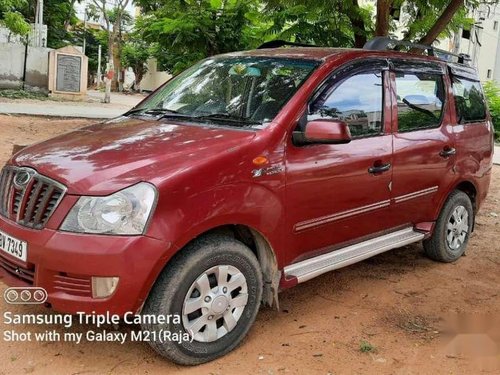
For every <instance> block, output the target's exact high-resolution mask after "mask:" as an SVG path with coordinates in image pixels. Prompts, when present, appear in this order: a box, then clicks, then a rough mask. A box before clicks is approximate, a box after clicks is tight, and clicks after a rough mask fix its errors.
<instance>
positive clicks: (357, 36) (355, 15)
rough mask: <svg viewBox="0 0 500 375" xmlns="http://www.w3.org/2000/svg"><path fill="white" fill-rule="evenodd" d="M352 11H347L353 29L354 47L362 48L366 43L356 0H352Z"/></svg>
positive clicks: (363, 24) (363, 23) (362, 22)
mask: <svg viewBox="0 0 500 375" xmlns="http://www.w3.org/2000/svg"><path fill="white" fill-rule="evenodd" d="M352 5H353V7H354V9H353V11H352V12H348V15H347V16H348V17H349V19H350V21H351V25H352V28H353V31H354V47H356V48H362V47H363V46H364V45H365V43H366V31H365V21H364V20H363V18H362V17H361V12H360V11H359V4H358V0H353V4H352Z"/></svg>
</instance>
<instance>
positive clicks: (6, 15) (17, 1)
mask: <svg viewBox="0 0 500 375" xmlns="http://www.w3.org/2000/svg"><path fill="white" fill-rule="evenodd" d="M27 8H28V2H27V1H26V0H1V1H0V24H1V25H3V26H5V27H6V28H7V29H9V31H10V32H11V33H13V34H17V35H20V36H27V35H28V34H29V32H30V25H29V23H28V22H27V21H26V19H25V17H24V15H23V14H22V13H21V11H23V10H26V9H27Z"/></svg>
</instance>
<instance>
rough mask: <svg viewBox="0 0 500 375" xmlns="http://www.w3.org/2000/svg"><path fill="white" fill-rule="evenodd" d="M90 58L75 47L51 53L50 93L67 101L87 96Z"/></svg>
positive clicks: (82, 98) (67, 47)
mask: <svg viewBox="0 0 500 375" xmlns="http://www.w3.org/2000/svg"><path fill="white" fill-rule="evenodd" d="M87 68H88V57H87V56H85V55H84V54H83V53H81V52H80V51H79V50H78V49H77V48H75V47H73V46H66V47H63V48H60V49H57V50H53V51H50V52H49V85H48V88H49V93H50V95H51V96H55V97H61V98H64V99H67V100H84V99H85V98H86V95H87Z"/></svg>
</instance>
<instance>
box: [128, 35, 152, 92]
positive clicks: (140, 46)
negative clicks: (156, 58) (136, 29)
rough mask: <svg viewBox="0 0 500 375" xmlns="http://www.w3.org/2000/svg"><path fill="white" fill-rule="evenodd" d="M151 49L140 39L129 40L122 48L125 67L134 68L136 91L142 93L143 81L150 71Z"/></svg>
mask: <svg viewBox="0 0 500 375" xmlns="http://www.w3.org/2000/svg"><path fill="white" fill-rule="evenodd" d="M150 55H151V54H150V49H149V46H148V45H147V43H146V42H144V41H143V40H142V39H139V38H133V39H131V40H128V41H127V42H126V43H125V44H124V45H123V48H122V62H123V66H127V67H128V66H129V67H131V68H132V70H133V71H134V74H135V89H136V90H138V91H139V92H140V91H141V81H142V78H143V77H144V74H146V72H147V71H148V67H147V65H146V63H147V60H148V59H149V57H150Z"/></svg>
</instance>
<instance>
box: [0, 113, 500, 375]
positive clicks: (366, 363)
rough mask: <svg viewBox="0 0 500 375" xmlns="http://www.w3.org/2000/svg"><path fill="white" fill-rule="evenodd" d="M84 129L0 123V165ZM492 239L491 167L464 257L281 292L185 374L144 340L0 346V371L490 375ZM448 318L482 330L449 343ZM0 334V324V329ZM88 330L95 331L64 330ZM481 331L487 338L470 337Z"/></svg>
mask: <svg viewBox="0 0 500 375" xmlns="http://www.w3.org/2000/svg"><path fill="white" fill-rule="evenodd" d="M88 122H89V121H88V120H87V121H86V120H71V121H64V120H61V119H58V120H54V119H52V120H51V119H44V118H28V117H7V116H0V134H1V139H2V141H3V142H2V143H1V145H0V162H2V163H3V162H5V161H6V159H7V157H8V155H9V152H10V149H11V147H12V144H13V143H19V144H25V143H32V142H35V141H38V140H41V139H44V138H48V137H50V136H52V135H55V134H58V133H61V132H64V131H67V130H69V129H71V128H74V127H78V126H82V125H84V124H86V123H88ZM499 235H500V167H499V166H495V167H494V170H493V179H492V184H491V189H490V193H489V197H488V199H487V201H486V202H485V204H484V206H483V207H482V210H481V212H480V213H479V215H478V216H477V225H476V230H475V232H474V234H473V236H472V238H471V240H470V243H469V249H468V251H467V253H466V256H465V257H463V258H461V259H460V260H459V261H458V262H456V263H454V264H440V263H435V262H432V261H430V260H429V259H427V258H425V257H424V255H423V253H422V245H421V244H416V245H412V246H406V247H403V248H400V249H397V250H395V251H391V252H388V253H385V254H382V255H379V256H377V257H375V258H372V259H370V260H367V261H365V262H362V263H359V264H356V265H354V266H351V267H348V268H344V269H341V270H339V271H335V272H331V273H329V274H326V275H323V276H321V277H319V278H317V279H314V280H311V281H309V282H307V283H305V284H301V285H299V286H298V287H296V288H294V289H291V290H288V291H285V292H283V293H282V294H281V295H280V298H281V306H280V311H274V310H270V309H267V308H263V309H261V311H260V313H259V315H258V318H257V321H256V324H255V326H254V327H253V329H252V330H251V331H250V334H249V336H248V337H247V338H246V339H245V340H244V342H243V344H242V345H241V346H240V347H239V348H238V349H236V350H235V351H233V352H232V353H230V354H229V355H227V356H226V357H224V358H221V359H219V360H217V361H214V362H212V363H208V364H205V365H202V366H198V367H194V368H186V367H180V366H176V365H174V364H172V363H170V362H168V361H165V360H163V359H162V358H160V357H159V356H158V355H156V354H155V353H154V352H153V351H152V350H151V349H150V348H149V347H148V345H147V344H145V343H138V342H130V341H127V342H126V343H124V344H120V343H90V342H83V343H80V344H78V345H77V344H72V343H62V342H53V343H50V342H45V343H40V342H23V343H20V342H5V341H4V340H0V363H1V365H0V374H160V373H161V374H169V373H182V374H235V373H242V374H431V373H432V374H482V373H488V374H499V373H500V334H499V332H496V333H495V332H494V330H495V329H497V330H498V329H499V327H500V272H499V271H500V241H499V239H498V238H499ZM4 289H5V285H4V284H2V283H1V282H0V293H3V291H4ZM0 310H1V312H2V315H3V314H4V312H6V311H12V312H16V313H44V312H46V311H47V310H46V309H44V308H42V307H30V306H16V307H14V306H8V305H7V304H5V303H3V301H2V303H0ZM456 314H462V315H465V316H468V317H472V318H471V319H473V320H475V321H476V322H477V321H478V320H480V319H481V318H485V317H486V319H487V320H486V322H484V326H485V327H484V328H482V329H479V330H478V329H476V330H475V331H474V330H470V329H469V331H468V332H469V333H473V334H472V335H471V334H469V335H468V336H463V335H462V336H460V337H455V338H454V339H453V337H454V336H453V334H452V335H451V336H447V335H446V334H445V331H446V329H447V327H448V328H449V325H448V324H447V323H446V322H447V321H448V319H449V317H450V316H456ZM12 328H13V327H12V326H7V325H6V324H3V325H2V331H5V330H8V329H9V330H10V329H12ZM14 328H15V329H16V330H17V331H19V332H27V331H32V332H42V331H44V329H45V328H42V327H36V326H22V325H21V326H16V327H14ZM51 328H53V327H51ZM55 328H56V330H57V331H58V332H61V333H62V332H64V331H65V329H64V328H62V327H58V326H57V327H55ZM88 329H95V328H93V327H89V326H87V327H82V326H78V327H73V328H70V329H69V331H73V332H85V331H86V330H88ZM106 329H108V330H112V329H113V328H112V327H106ZM488 329H490V331H491V332H490V335H489V338H488V336H486V335H481V334H480V333H482V332H486V331H487V330H488ZM120 331H122V332H127V331H128V328H123V327H122V328H120ZM462 332H464V331H462ZM494 340H496V344H495V342H494ZM363 342H365V343H364V344H362V343H363ZM467 343H468V344H469V349H468V350H467V346H465V344H467ZM495 345H496V346H495ZM362 347H363V348H364V349H365V351H364V352H363V351H362V350H361V349H362ZM495 366H496V367H495Z"/></svg>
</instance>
